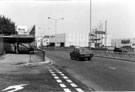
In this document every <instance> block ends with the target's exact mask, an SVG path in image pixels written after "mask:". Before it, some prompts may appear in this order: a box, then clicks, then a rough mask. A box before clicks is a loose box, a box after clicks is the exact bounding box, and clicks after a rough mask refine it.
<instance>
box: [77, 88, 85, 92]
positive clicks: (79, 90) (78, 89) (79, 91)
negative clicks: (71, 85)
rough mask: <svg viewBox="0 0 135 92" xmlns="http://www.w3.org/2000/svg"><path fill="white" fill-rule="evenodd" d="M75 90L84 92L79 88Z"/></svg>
mask: <svg viewBox="0 0 135 92" xmlns="http://www.w3.org/2000/svg"><path fill="white" fill-rule="evenodd" d="M76 90H77V91H78V92H84V91H83V90H82V89H80V88H76Z"/></svg>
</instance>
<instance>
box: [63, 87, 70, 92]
mask: <svg viewBox="0 0 135 92" xmlns="http://www.w3.org/2000/svg"><path fill="white" fill-rule="evenodd" d="M63 90H64V91H65V92H71V90H70V89H68V88H64V89H63Z"/></svg>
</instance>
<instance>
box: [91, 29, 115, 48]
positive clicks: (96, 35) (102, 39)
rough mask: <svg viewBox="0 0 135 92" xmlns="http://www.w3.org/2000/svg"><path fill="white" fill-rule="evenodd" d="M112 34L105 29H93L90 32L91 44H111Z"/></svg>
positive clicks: (100, 45)
mask: <svg viewBox="0 0 135 92" xmlns="http://www.w3.org/2000/svg"><path fill="white" fill-rule="evenodd" d="M111 39H112V36H111V35H108V34H107V33H106V32H105V31H93V32H92V33H91V34H89V45H90V47H92V48H100V47H108V46H111Z"/></svg>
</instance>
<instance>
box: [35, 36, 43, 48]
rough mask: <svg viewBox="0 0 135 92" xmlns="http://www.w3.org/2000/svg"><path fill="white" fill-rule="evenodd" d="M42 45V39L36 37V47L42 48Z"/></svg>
mask: <svg viewBox="0 0 135 92" xmlns="http://www.w3.org/2000/svg"><path fill="white" fill-rule="evenodd" d="M41 44H42V37H36V46H37V47H40V46H41Z"/></svg>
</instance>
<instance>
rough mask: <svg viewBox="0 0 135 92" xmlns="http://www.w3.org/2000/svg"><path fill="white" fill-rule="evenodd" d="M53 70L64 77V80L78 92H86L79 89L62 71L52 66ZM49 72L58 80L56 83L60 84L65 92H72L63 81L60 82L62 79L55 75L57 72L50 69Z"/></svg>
mask: <svg viewBox="0 0 135 92" xmlns="http://www.w3.org/2000/svg"><path fill="white" fill-rule="evenodd" d="M52 68H53V69H54V70H55V71H57V73H59V74H60V75H61V76H62V78H64V79H65V80H66V81H67V82H68V83H69V84H70V85H71V86H72V87H74V88H75V89H76V90H77V91H78V92H84V91H83V90H82V89H81V88H77V87H78V86H77V85H76V84H75V83H73V82H72V80H70V79H69V78H68V77H67V76H65V75H64V74H63V73H62V72H61V71H59V70H58V69H56V68H55V67H54V66H52ZM49 71H50V73H51V74H52V76H54V79H56V81H57V82H58V83H59V85H60V87H61V88H63V90H64V92H71V90H70V89H68V88H67V87H66V85H65V84H64V83H62V80H60V78H59V77H58V76H57V75H56V74H55V72H54V71H53V70H51V69H49Z"/></svg>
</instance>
